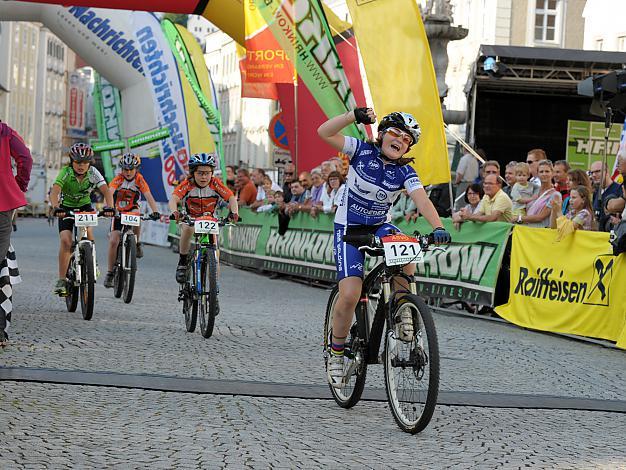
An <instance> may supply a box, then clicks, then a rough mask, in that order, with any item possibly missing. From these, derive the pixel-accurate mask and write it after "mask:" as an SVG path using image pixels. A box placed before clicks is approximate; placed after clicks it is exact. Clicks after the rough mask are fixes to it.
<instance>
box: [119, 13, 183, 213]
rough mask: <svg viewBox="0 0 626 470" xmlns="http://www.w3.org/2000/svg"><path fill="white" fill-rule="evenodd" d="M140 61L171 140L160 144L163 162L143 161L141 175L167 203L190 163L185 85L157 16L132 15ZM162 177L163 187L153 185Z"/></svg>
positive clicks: (158, 115)
mask: <svg viewBox="0 0 626 470" xmlns="http://www.w3.org/2000/svg"><path fill="white" fill-rule="evenodd" d="M131 14H132V23H133V27H134V29H135V37H136V40H137V45H138V50H139V58H140V60H141V64H142V67H143V70H144V74H145V76H146V79H147V80H148V83H149V85H150V89H151V92H152V97H153V101H154V111H155V114H156V118H157V127H168V128H169V130H170V137H168V138H166V139H164V140H161V141H160V147H161V160H160V161H159V160H158V159H144V160H143V162H142V163H143V169H142V173H143V174H144V176H146V177H148V178H149V179H150V180H149V184H150V189H151V190H152V194H153V195H154V196H155V198H156V200H157V201H165V200H168V199H169V197H170V196H171V194H172V191H173V189H174V186H175V185H176V184H177V182H178V181H179V180H180V179H181V175H184V174H186V171H187V162H188V161H189V149H190V145H189V131H188V128H187V119H186V112H185V101H184V96H183V85H182V83H181V78H180V75H179V73H178V67H177V65H176V60H175V59H174V54H173V53H172V51H171V49H170V46H169V44H168V42H167V39H166V38H165V35H164V34H163V31H162V30H161V24H160V22H159V20H158V18H157V17H156V16H154V15H153V14H151V13H145V12H136V11H135V12H132V13H131ZM155 173H158V174H160V177H161V185H160V187H159V186H158V185H156V184H154V183H153V182H154V179H155V178H154V175H155Z"/></svg>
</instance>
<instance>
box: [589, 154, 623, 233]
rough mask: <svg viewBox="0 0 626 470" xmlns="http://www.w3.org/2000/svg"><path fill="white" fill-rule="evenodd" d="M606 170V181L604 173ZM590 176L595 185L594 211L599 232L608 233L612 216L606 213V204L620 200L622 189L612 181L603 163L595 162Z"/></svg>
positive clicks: (590, 169) (590, 170)
mask: <svg viewBox="0 0 626 470" xmlns="http://www.w3.org/2000/svg"><path fill="white" fill-rule="evenodd" d="M603 170H604V181H602V176H603V175H602V172H603ZM589 176H591V182H592V184H593V211H594V212H595V216H596V220H597V221H598V230H600V231H602V232H608V231H609V230H610V227H609V219H610V216H609V215H608V214H607V213H606V211H605V209H604V208H605V206H606V202H607V201H608V200H609V199H612V198H616V197H617V198H619V197H620V195H621V193H622V188H621V186H620V185H619V184H617V183H616V182H614V181H613V180H612V179H611V175H610V173H609V170H608V168H607V166H606V165H604V164H603V163H602V162H601V161H597V162H593V163H592V164H591V167H590V168H589Z"/></svg>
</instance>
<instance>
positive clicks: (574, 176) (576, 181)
mask: <svg viewBox="0 0 626 470" xmlns="http://www.w3.org/2000/svg"><path fill="white" fill-rule="evenodd" d="M578 186H584V187H586V188H588V189H589V191H590V192H592V189H591V179H589V176H588V175H587V173H586V172H584V171H583V170H580V169H578V168H576V169H574V170H569V171H568V172H567V189H568V190H570V191H571V190H572V189H574V188H576V187H578ZM569 210H570V197H569V196H568V197H566V198H565V199H564V200H563V206H562V212H563V215H566V214H567V213H568V212H569Z"/></svg>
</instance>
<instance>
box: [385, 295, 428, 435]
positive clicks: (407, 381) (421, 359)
mask: <svg viewBox="0 0 626 470" xmlns="http://www.w3.org/2000/svg"><path fill="white" fill-rule="evenodd" d="M405 310H408V311H409V312H410V313H411V315H412V318H413V330H414V335H413V339H412V340H411V341H402V340H400V339H399V338H398V337H397V334H396V331H395V325H388V326H387V331H386V334H385V354H384V355H385V358H384V364H385V387H386V389H387V399H388V400H389V407H390V408H391V413H392V414H393V417H394V419H395V420H396V423H397V424H398V426H400V428H401V429H402V430H403V431H405V432H409V433H411V434H415V433H418V432H420V431H422V430H424V428H426V426H428V423H429V422H430V420H431V418H432V416H433V413H434V411H435V406H436V405H437V395H438V394H439V345H438V341H437V332H436V330H435V323H434V321H433V317H432V314H431V313H430V309H429V308H428V306H427V305H426V303H425V302H424V301H423V300H422V299H421V298H419V297H418V296H416V295H405V296H404V297H403V298H402V299H400V300H399V301H398V304H397V305H396V307H395V309H394V311H393V312H392V313H393V315H392V318H399V317H398V315H399V314H400V313H401V312H403V311H405Z"/></svg>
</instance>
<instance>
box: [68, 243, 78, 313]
mask: <svg viewBox="0 0 626 470" xmlns="http://www.w3.org/2000/svg"><path fill="white" fill-rule="evenodd" d="M74 263H75V260H74V254H73V253H72V257H71V258H70V263H69V265H68V267H67V274H66V275H65V283H66V285H67V296H66V297H65V306H66V307H67V311H68V312H75V311H76V307H78V287H77V286H76V282H75V280H76V274H74V269H75V268H74Z"/></svg>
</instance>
